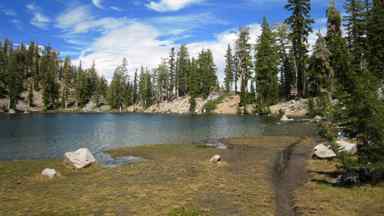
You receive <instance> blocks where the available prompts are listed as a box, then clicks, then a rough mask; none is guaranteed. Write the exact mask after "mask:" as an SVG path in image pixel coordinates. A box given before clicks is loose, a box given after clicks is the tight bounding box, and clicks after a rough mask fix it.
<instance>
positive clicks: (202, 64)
mask: <svg viewBox="0 0 384 216" xmlns="http://www.w3.org/2000/svg"><path fill="white" fill-rule="evenodd" d="M197 61H198V67H199V74H198V75H197V76H200V81H201V86H200V88H201V92H200V94H201V95H202V96H203V97H204V98H207V97H208V95H209V94H210V93H211V92H212V91H213V90H215V89H216V87H217V76H216V65H215V63H214V61H213V55H212V52H211V51H210V50H202V51H201V53H200V54H199V58H198V60H197Z"/></svg>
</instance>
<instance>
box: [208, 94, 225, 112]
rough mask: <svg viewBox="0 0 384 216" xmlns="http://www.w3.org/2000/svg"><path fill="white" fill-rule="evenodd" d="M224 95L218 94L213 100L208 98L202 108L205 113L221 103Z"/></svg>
mask: <svg viewBox="0 0 384 216" xmlns="http://www.w3.org/2000/svg"><path fill="white" fill-rule="evenodd" d="M224 98H225V96H224V95H223V96H220V97H218V98H217V99H215V100H210V101H208V102H207V103H205V105H204V107H203V110H205V113H211V112H213V111H214V110H215V109H216V107H217V105H218V104H221V103H223V101H224Z"/></svg>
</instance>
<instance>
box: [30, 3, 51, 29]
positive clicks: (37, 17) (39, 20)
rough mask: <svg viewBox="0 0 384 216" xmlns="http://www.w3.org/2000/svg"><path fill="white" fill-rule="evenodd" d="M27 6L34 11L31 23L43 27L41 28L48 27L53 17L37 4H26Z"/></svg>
mask: <svg viewBox="0 0 384 216" xmlns="http://www.w3.org/2000/svg"><path fill="white" fill-rule="evenodd" d="M26 8H27V9H28V10H29V11H30V12H31V13H32V16H33V17H32V19H31V24H32V25H34V26H36V27H38V28H41V29H46V28H47V27H48V25H49V24H50V23H51V19H50V18H49V17H47V16H45V15H44V14H43V13H42V12H41V9H40V8H39V7H38V6H36V5H35V4H33V3H31V4H28V5H27V6H26Z"/></svg>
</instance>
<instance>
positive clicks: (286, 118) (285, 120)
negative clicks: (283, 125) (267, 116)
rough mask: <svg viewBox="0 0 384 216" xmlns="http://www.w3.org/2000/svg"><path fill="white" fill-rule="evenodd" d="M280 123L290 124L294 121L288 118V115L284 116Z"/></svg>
mask: <svg viewBox="0 0 384 216" xmlns="http://www.w3.org/2000/svg"><path fill="white" fill-rule="evenodd" d="M280 121H282V122H289V121H293V119H290V118H288V117H287V115H283V116H282V117H281V119H280Z"/></svg>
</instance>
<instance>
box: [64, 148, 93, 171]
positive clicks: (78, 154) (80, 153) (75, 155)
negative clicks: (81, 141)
mask: <svg viewBox="0 0 384 216" xmlns="http://www.w3.org/2000/svg"><path fill="white" fill-rule="evenodd" d="M64 160H65V162H66V163H68V164H70V165H72V166H74V167H75V168H77V169H82V168H85V167H88V166H90V165H91V164H93V163H95V162H96V159H95V157H94V156H93V155H92V153H91V152H90V151H89V150H88V149H87V148H81V149H79V150H77V151H74V152H66V153H65V154H64Z"/></svg>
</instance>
